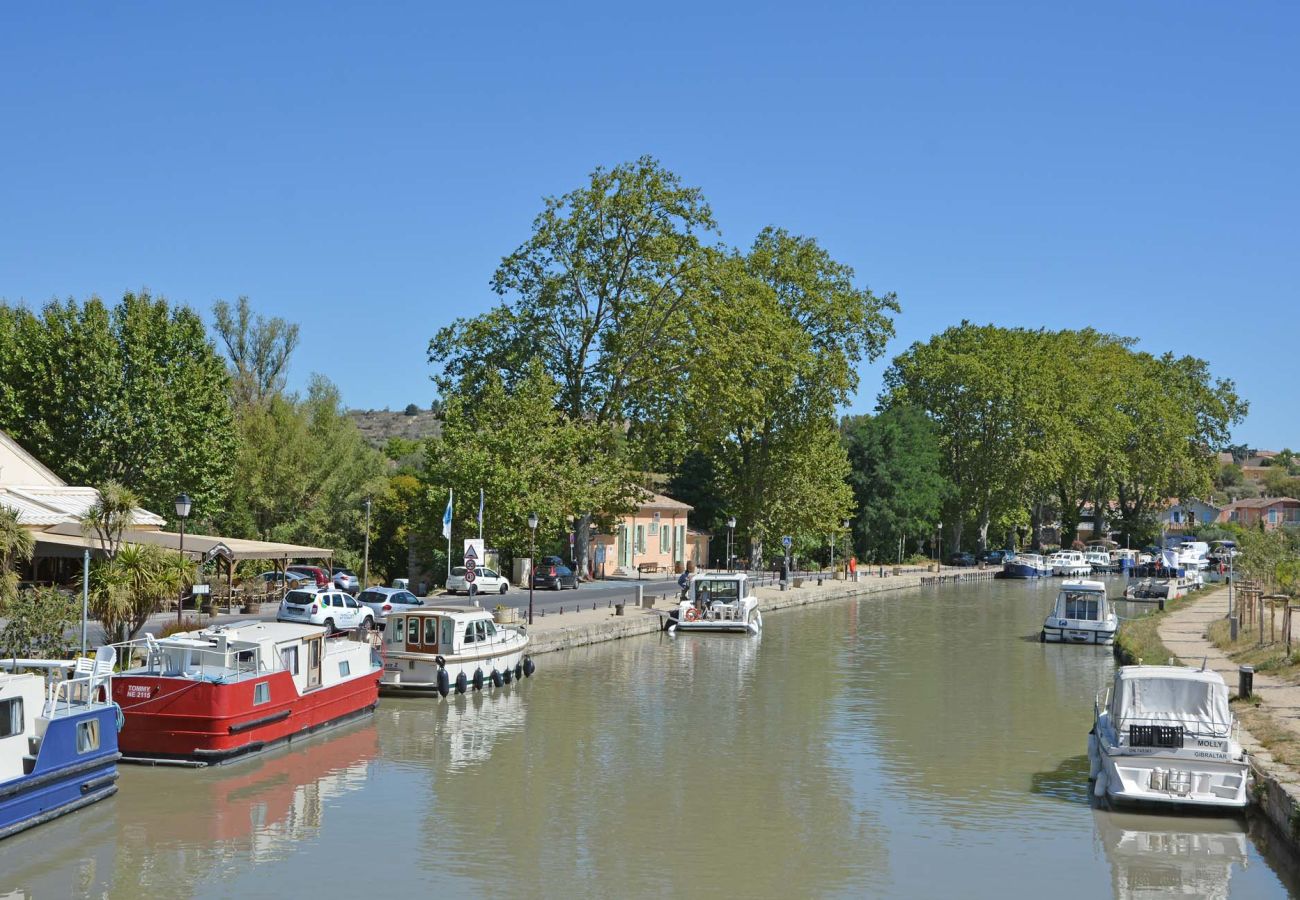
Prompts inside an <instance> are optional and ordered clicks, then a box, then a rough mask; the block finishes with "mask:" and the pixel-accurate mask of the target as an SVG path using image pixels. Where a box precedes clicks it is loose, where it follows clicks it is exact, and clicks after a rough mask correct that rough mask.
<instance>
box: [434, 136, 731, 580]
mask: <svg viewBox="0 0 1300 900" xmlns="http://www.w3.org/2000/svg"><path fill="white" fill-rule="evenodd" d="M714 229H715V225H714V221H713V214H712V212H711V211H710V209H709V206H708V204H707V203H706V202H705V200H704V197H703V194H702V193H701V191H700V190H699V189H698V188H694V187H689V186H686V185H684V184H682V182H681V179H680V178H678V177H677V176H676V175H674V174H673V173H672V172H669V171H667V170H665V169H664V168H663V167H662V166H661V165H660V164H659V163H658V162H657V161H656V160H654V159H652V158H650V157H642V158H640V159H638V160H635V161H633V162H628V163H623V164H620V165H617V166H614V167H613V168H611V169H605V168H598V169H596V170H595V171H594V172H592V173H591V175H590V177H589V178H588V180H587V183H586V184H585V185H583V186H582V187H579V188H577V189H576V190H573V191H570V192H569V193H567V194H564V195H563V196H560V197H548V198H546V200H545V201H544V203H543V208H542V211H541V213H539V214H538V216H537V218H536V219H535V220H534V221H533V230H532V234H531V235H530V236H529V238H528V239H527V240H526V241H525V242H524V243H523V244H521V245H520V246H519V247H518V248H517V249H516V250H515V251H514V252H512V253H510V254H509V255H508V256H506V257H505V258H504V259H503V260H502V261H501V265H500V266H499V267H498V268H497V271H496V274H495V275H494V276H493V279H492V286H493V288H494V290H495V291H496V292H497V294H498V295H499V296H500V297H501V298H502V300H501V303H500V305H498V306H497V307H496V308H494V309H492V310H491V311H490V312H488V313H485V314H483V315H481V316H476V317H473V318H469V319H460V320H457V321H455V322H453V323H452V324H450V325H448V326H447V327H445V328H443V329H441V330H440V331H439V332H438V334H437V335H436V336H435V337H434V338H433V340H432V341H431V342H430V344H429V361H430V362H431V363H433V364H434V365H435V366H436V367H437V368H438V374H437V375H436V378H435V380H436V381H437V383H438V386H439V389H440V390H441V391H442V393H443V394H444V395H450V394H452V393H457V394H460V395H463V396H471V397H472V396H477V395H478V394H480V393H482V392H483V391H486V390H488V389H489V387H490V385H492V384H494V383H495V381H497V380H499V381H500V382H502V383H503V384H504V386H505V389H506V390H513V388H514V386H515V383H516V382H517V381H519V380H521V379H524V378H529V377H532V376H531V375H530V370H529V366H530V364H531V362H532V361H533V360H539V361H540V363H541V365H542V367H543V369H544V370H545V372H546V373H547V375H549V376H550V378H551V379H552V380H553V381H554V382H555V383H556V384H557V385H558V390H557V394H556V397H555V403H556V406H557V408H558V409H559V410H560V411H561V412H562V413H563V415H564V416H565V417H566V418H567V419H568V420H569V421H571V422H574V423H591V424H593V425H596V426H600V427H603V428H606V429H623V428H625V427H628V428H629V431H630V437H631V440H628V441H624V442H622V443H620V444H619V446H618V447H617V448H616V451H617V454H618V456H619V457H621V458H622V459H623V460H628V461H630V462H631V463H635V464H636V465H637V467H640V468H645V467H647V466H648V465H649V464H650V462H652V461H653V462H655V463H658V462H659V461H660V460H662V459H663V458H664V456H665V455H666V454H668V453H669V451H667V450H665V447H664V442H665V440H666V439H667V437H672V436H678V437H680V434H681V430H682V429H681V424H680V412H681V401H682V390H683V384H684V376H685V373H686V372H687V370H688V368H689V366H690V365H691V363H692V361H693V359H694V356H695V352H696V349H697V347H698V344H697V342H696V341H695V340H693V336H692V322H693V321H694V319H695V310H696V306H697V304H698V303H699V302H700V298H701V292H700V285H701V283H702V281H703V279H704V277H705V275H706V268H707V254H706V253H705V247H704V244H703V238H704V236H706V235H708V234H709V233H710V232H712V231H713V230H714ZM453 412H454V411H453V410H452V409H451V408H450V405H448V408H447V409H446V411H445V413H446V419H447V421H448V423H449V424H451V423H452V419H453ZM666 436H667V437H666ZM676 450H678V451H680V446H678V447H677V448H676ZM588 462H589V463H594V462H595V460H590V461H588ZM626 464H629V463H625V462H618V463H616V465H618V466H623V465H626ZM595 511H596V510H594V509H593V508H589V507H583V508H576V509H571V510H569V512H570V513H576V514H578V515H579V521H578V530H579V535H578V543H577V547H578V554H579V559H578V565H579V568H580V569H583V568H585V566H586V559H585V557H586V552H587V534H588V526H589V522H590V514H591V513H593V512H595Z"/></svg>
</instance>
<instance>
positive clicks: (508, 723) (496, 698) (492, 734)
mask: <svg viewBox="0 0 1300 900" xmlns="http://www.w3.org/2000/svg"><path fill="white" fill-rule="evenodd" d="M528 687H531V685H525V684H510V685H505V686H504V687H503V688H501V689H499V690H495V691H492V692H491V693H488V692H487V691H474V692H471V693H468V694H463V695H459V696H458V695H454V694H453V695H452V696H450V697H448V698H447V700H446V701H445V702H440V703H431V702H429V700H428V699H427V698H406V697H400V696H399V697H393V698H389V699H386V700H385V701H384V705H383V706H382V707H381V708H380V710H379V715H380V716H381V717H383V719H384V720H385V723H384V724H385V728H384V732H385V734H384V759H385V761H386V762H396V763H399V764H413V765H417V766H419V767H424V766H426V765H428V764H429V762H430V761H432V762H433V764H434V766H435V768H436V769H437V770H438V771H445V772H458V771H461V770H462V769H466V768H469V767H471V766H474V765H478V764H480V763H485V762H487V761H488V760H489V759H490V758H491V756H492V752H493V749H494V748H495V747H496V746H497V745H498V744H499V743H500V742H501V741H502V740H503V739H504V738H505V737H506V736H508V735H510V734H517V733H522V732H523V730H524V721H525V719H526V717H527V710H528V707H527V705H526V704H525V702H524V696H523V691H524V690H525V689H527V688H528Z"/></svg>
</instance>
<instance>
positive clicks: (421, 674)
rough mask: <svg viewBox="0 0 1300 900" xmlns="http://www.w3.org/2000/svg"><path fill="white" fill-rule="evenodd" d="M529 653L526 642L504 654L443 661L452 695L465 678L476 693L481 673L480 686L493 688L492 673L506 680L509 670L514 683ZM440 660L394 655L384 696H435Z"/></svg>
mask: <svg viewBox="0 0 1300 900" xmlns="http://www.w3.org/2000/svg"><path fill="white" fill-rule="evenodd" d="M527 650H528V644H527V642H526V641H524V642H521V643H518V644H517V645H516V646H514V647H512V648H509V649H503V650H502V652H499V653H493V654H486V655H483V656H476V657H475V658H473V659H468V660H459V659H457V658H456V657H454V656H448V657H443V658H442V659H443V663H444V667H445V668H446V670H447V682H448V686H449V691H454V690H455V685H456V681H457V680H458V678H459V677H460V676H461V675H464V676H465V684H466V690H474V680H475V679H474V676H475V673H477V672H481V673H482V675H481V681H480V685H481V686H482V687H484V688H489V687H493V681H492V673H493V672H494V671H495V672H499V673H501V675H502V678H503V680H504V676H505V672H506V671H507V670H508V671H510V673H511V678H512V679H513V677H514V673H515V671H516V670H517V669H519V670H522V667H523V661H524V656H525V655H526V653H527ZM437 660H438V657H437V656H436V655H431V654H427V653H409V652H408V653H394V654H391V655H390V656H389V657H388V658H386V659H385V660H384V677H383V681H382V682H380V685H379V689H380V691H381V692H382V693H384V694H434V693H440V692H439V690H438V662H437Z"/></svg>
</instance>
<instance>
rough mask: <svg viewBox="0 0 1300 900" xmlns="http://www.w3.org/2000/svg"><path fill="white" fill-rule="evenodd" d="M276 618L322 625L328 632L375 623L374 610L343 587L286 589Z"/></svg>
mask: <svg viewBox="0 0 1300 900" xmlns="http://www.w3.org/2000/svg"><path fill="white" fill-rule="evenodd" d="M275 621H277V622H302V623H305V624H308V625H324V626H325V628H326V630H327V631H329V632H331V633H332V632H335V631H347V630H349V629H352V628H365V629H366V630H370V629H372V628H374V627H375V614H374V613H373V612H371V611H370V607H368V606H366V605H365V604H364V603H359V602H357V600H356V598H355V597H352V596H351V595H349V594H347V593H345V592H343V591H290V592H289V593H287V594H285V595H284V599H283V600H281V601H280V609H279V611H278V612H277V613H276V615H275Z"/></svg>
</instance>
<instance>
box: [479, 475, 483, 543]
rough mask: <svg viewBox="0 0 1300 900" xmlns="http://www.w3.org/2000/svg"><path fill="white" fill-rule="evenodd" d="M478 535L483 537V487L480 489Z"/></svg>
mask: <svg viewBox="0 0 1300 900" xmlns="http://www.w3.org/2000/svg"><path fill="white" fill-rule="evenodd" d="M478 536H479V540H482V539H483V489H482V488H479V489H478Z"/></svg>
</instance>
